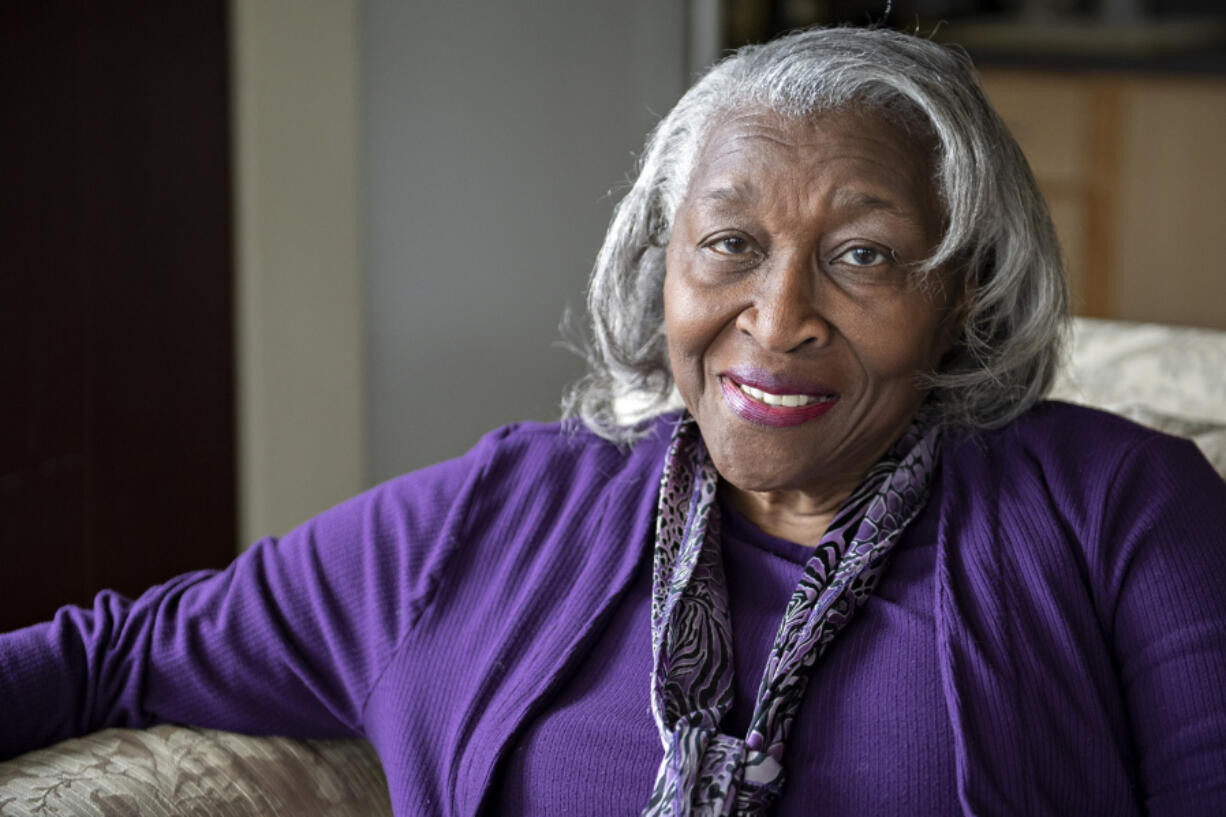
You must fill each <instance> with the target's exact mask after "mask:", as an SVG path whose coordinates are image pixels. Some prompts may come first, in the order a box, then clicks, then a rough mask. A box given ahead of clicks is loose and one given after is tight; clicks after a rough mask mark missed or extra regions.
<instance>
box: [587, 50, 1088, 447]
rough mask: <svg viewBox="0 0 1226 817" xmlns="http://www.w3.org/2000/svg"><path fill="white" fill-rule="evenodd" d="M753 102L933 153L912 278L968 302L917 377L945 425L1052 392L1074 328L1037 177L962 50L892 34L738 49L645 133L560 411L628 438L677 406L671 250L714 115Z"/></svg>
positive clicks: (981, 424) (983, 419) (995, 415)
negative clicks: (874, 120) (885, 131)
mask: <svg viewBox="0 0 1226 817" xmlns="http://www.w3.org/2000/svg"><path fill="white" fill-rule="evenodd" d="M749 106H752V107H760V108H764V109H767V110H770V111H774V112H776V113H780V114H783V115H786V116H792V117H809V116H812V115H814V114H816V113H819V112H822V111H830V110H835V109H839V108H847V107H854V108H857V109H865V110H871V111H874V112H877V113H879V114H881V115H884V116H885V117H886V118H887V119H889V120H890V121H892V122H895V123H896V124H898V125H900V126H902V127H904V128H905V129H907V130H908V131H909V132H912V133H916V132H919V133H922V134H923V135H924V136H925V137H926V139H927V140H929V141H931V142H932V143H933V144H935V146H936V173H935V179H934V183H935V184H936V187H937V191H938V193H939V195H940V198H941V201H942V204H943V205H944V208H945V217H946V223H947V225H948V227H947V229H946V232H945V235H944V237H943V238H942V239H941V241H940V243H939V245H938V246H937V247H936V249H935V250H934V252H933V254H932V256H931V257H930V258H928V259H927V260H926V261H925V262H924V263H923V264H922V265H921V268H920V269H919V270H917V273H916V274H917V276H918V277H919V278H920V280H921V281H926V280H927V279H929V278H930V277H931V276H930V273H932V272H933V271H934V270H937V269H938V268H941V269H945V270H947V271H948V272H947V275H948V278H947V280H945V281H939V282H937V285H939V286H953V287H955V288H957V289H960V290H961V291H962V292H963V293H964V300H963V303H962V316H963V330H962V334H961V336H960V338H959V340H958V341H957V343H956V345H955V347H954V348H953V350H952V351H951V352H950V353H949V354H947V355H946V356H945V358H944V359H943V360H942V361H941V364H940V367H939V369H938V370H937V371H936V372H933V373H930V374H928V375H927V376H925V377H924V378H923V383H922V385H923V386H924V387H926V388H928V389H930V398H929V399H930V402H931V403H932V404H933V405H934V406H935V407H936V410H937V412H938V416H939V417H940V418H941V421H942V422H943V423H944V424H946V425H947V426H950V427H956V428H961V429H976V428H992V427H996V426H1000V425H1003V424H1005V423H1007V422H1008V421H1009V420H1011V419H1013V418H1014V417H1016V416H1017V415H1018V414H1020V413H1022V412H1023V411H1025V410H1026V409H1027V408H1029V407H1030V406H1031V405H1033V404H1034V403H1035V402H1036V401H1037V400H1039V399H1041V398H1042V397H1043V395H1044V394H1045V393H1046V392H1047V389H1048V387H1049V386H1050V384H1051V381H1052V378H1053V376H1054V374H1055V370H1056V367H1057V363H1058V361H1059V356H1060V352H1061V348H1062V342H1063V338H1064V334H1065V331H1066V326H1067V300H1068V296H1067V292H1066V286H1065V279H1064V270H1063V266H1062V264H1061V260H1060V250H1059V245H1058V243H1057V240H1056V234H1055V229H1054V228H1053V226H1052V223H1051V218H1050V216H1049V215H1048V211H1047V205H1046V203H1045V202H1044V201H1043V197H1042V195H1041V194H1040V193H1039V190H1038V187H1037V186H1036V184H1035V181H1034V177H1033V176H1032V175H1031V173H1030V168H1029V167H1028V165H1027V164H1026V160H1025V158H1024V157H1023V156H1022V153H1021V150H1020V149H1019V148H1018V146H1017V143H1016V142H1015V141H1014V140H1013V137H1012V136H1011V135H1010V134H1009V132H1008V130H1007V128H1006V127H1005V125H1004V123H1003V122H1002V121H1001V120H1000V118H999V117H998V116H997V115H996V113H995V111H993V110H992V107H991V105H990V104H989V103H988V101H987V99H986V98H985V96H984V94H983V91H982V90H981V89H980V87H979V84H978V81H977V80H976V78H975V73H974V68H973V66H972V65H971V62H970V59H969V58H968V57H967V56H966V55H965V54H964V53H963V52H961V51H960V50H955V49H952V48H947V47H944V46H941V45H938V44H936V43H934V42H931V41H930V40H926V39H922V38H920V37H914V36H909V35H906V34H901V33H898V32H894V31H889V30H885V29H857V28H830V29H812V30H808V31H802V32H798V33H795V34H790V35H788V36H785V37H781V38H780V39H777V40H774V41H772V42H769V43H766V44H765V45H752V46H746V47H744V48H741V49H740V50H739V51H737V52H736V53H735V54H733V55H732V56H730V57H728V58H727V59H725V60H724V61H722V62H720V63H718V64H717V65H715V66H714V67H713V68H712V69H711V70H710V71H709V72H707V74H706V75H705V76H703V77H702V79H700V80H699V81H698V82H697V83H696V84H695V85H694V86H693V87H692V88H690V90H689V91H688V92H687V93H686V94H685V96H683V97H682V98H681V101H680V102H678V103H677V105H676V107H674V108H673V109H672V111H670V112H669V114H668V116H666V117H665V118H664V120H663V121H661V122H660V124H659V125H658V126H657V127H656V128H655V129H654V130H653V131H652V133H651V135H650V136H649V137H648V139H647V145H646V149H645V151H644V154H643V156H642V158H641V161H640V166H639V173H638V177H637V179H636V180H635V181H634V184H633V186H632V187H631V188H630V190H629V192H628V193H626V195H625V197H624V198H623V199H622V200H621V202H620V203H619V204H618V205H617V208H616V210H615V211H614V215H613V219H612V222H611V223H610V225H609V230H608V232H607V233H606V235H605V240H604V244H603V246H602V247H601V248H600V253H599V255H598V256H597V258H596V265H595V267H594V269H593V271H592V276H591V280H590V282H589V289H588V309H589V314H590V316H591V321H592V324H591V330H592V337H591V340H590V342H587V343H586V344H585V356H586V357H587V359H588V365H589V370H588V374H587V375H586V376H585V377H584V378H582V379H581V380H580V381H578V382H577V383H576V384H574V385H573V386H572V387H571V388H570V389H569V390H568V392H567V394H566V397H565V398H564V400H563V410H564V413H565V415H566V416H567V417H578V418H579V419H581V420H582V421H583V423H584V424H585V425H586V426H587V427H588V428H590V429H591V430H592V431H594V432H595V433H597V434H599V435H600V436H602V437H605V438H607V439H610V440H614V441H617V442H622V443H627V442H630V441H632V440H633V439H635V437H636V436H637V435H638V433H640V432H637V431H636V430H635V428H634V427H633V426H632V425H631V424H629V423H628V422H627V411H626V406H627V404H630V405H633V406H634V415H635V416H636V417H638V418H642V417H647V416H651V415H652V414H656V413H659V412H660V411H662V410H665V409H667V408H669V407H671V406H672V405H675V399H676V398H675V395H674V394H673V392H674V388H673V379H672V374H671V372H670V371H669V364H668V347H667V341H666V338H665V334H664V301H663V284H664V253H665V246H666V245H667V243H668V237H669V234H670V233H671V230H672V226H673V218H674V216H675V214H676V212H677V209H678V207H679V206H680V204H681V201H682V199H683V198H684V196H685V194H686V189H687V187H688V185H689V179H690V174H691V173H692V171H693V169H694V163H695V161H696V159H697V156H698V154H699V152H700V150H701V148H702V146H703V144H704V142H705V140H706V138H707V136H708V135H709V134H710V132H711V130H712V129H713V128H714V126H715V125H716V124H717V123H718V122H719V121H720V119H721V116H722V115H724V114H725V113H727V112H729V111H732V110H734V109H744V108H745V107H749Z"/></svg>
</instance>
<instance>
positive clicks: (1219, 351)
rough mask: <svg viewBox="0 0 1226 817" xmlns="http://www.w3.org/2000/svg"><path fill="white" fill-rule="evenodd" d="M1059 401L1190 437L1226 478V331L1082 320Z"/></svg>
mask: <svg viewBox="0 0 1226 817" xmlns="http://www.w3.org/2000/svg"><path fill="white" fill-rule="evenodd" d="M1052 397H1054V398H1056V399H1060V400H1067V401H1069V402H1070V403H1084V404H1086V405H1091V406H1097V407H1099V408H1105V409H1107V410H1108V411H1113V412H1115V413H1116V414H1122V415H1123V416H1125V417H1128V418H1129V419H1131V420H1135V421H1136V422H1138V423H1141V424H1142V425H1147V426H1150V427H1152V428H1156V429H1158V430H1159V431H1165V432H1166V433H1168V434H1174V435H1176V436H1179V437H1187V438H1189V439H1191V440H1192V441H1193V442H1195V443H1196V444H1197V445H1198V446H1200V449H1201V451H1202V452H1204V454H1205V456H1206V457H1207V458H1208V459H1209V461H1210V462H1211V463H1213V466H1214V468H1216V469H1217V472H1218V473H1219V474H1222V475H1223V477H1226V332H1221V331H1217V330H1213V329H1193V328H1189V327H1180V326H1164V325H1161V324H1153V323H1150V324H1145V323H1125V322H1123V321H1103V320H1091V319H1088V318H1078V319H1076V320H1074V321H1073V337H1072V342H1071V344H1070V350H1069V357H1068V360H1067V361H1066V364H1065V366H1064V368H1063V370H1062V371H1061V373H1060V376H1059V378H1058V379H1057V382H1056V385H1055V388H1054V389H1053V391H1052Z"/></svg>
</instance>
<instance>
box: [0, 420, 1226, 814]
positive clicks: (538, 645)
mask: <svg viewBox="0 0 1226 817" xmlns="http://www.w3.org/2000/svg"><path fill="white" fill-rule="evenodd" d="M669 423H670V418H662V419H661V420H659V421H658V422H657V423H656V424H655V425H654V426H653V429H652V431H651V433H649V434H648V436H647V437H646V438H645V439H644V440H643V441H642V442H641V443H640V444H638V445H636V446H635V447H633V448H632V449H630V450H620V449H618V448H616V447H614V446H612V445H609V444H608V443H606V442H604V441H601V440H599V439H597V438H595V437H593V436H591V435H589V434H587V433H586V432H583V431H567V430H565V429H562V428H561V427H559V426H557V425H556V424H555V425H536V424H524V425H520V426H512V427H508V428H504V429H501V430H499V431H497V432H494V433H492V434H490V435H488V436H487V437H486V438H484V439H483V440H482V441H481V442H480V443H479V444H478V445H477V446H476V447H475V448H474V449H473V450H472V451H471V452H469V453H468V454H466V455H465V456H463V457H461V458H459V459H457V460H454V461H452V462H449V463H444V464H441V465H438V466H434V467H432V468H427V469H425V470H423V471H419V472H416V473H413V474H409V475H406V476H404V477H401V478H398V479H396V480H392V481H391V482H388V483H386V484H384V485H382V486H379V487H377V488H375V489H373V490H372V491H369V492H367V493H365V494H363V495H361V496H359V497H357V498H355V499H354V500H351V501H350V502H347V503H345V504H343V505H341V506H339V507H337V508H335V509H333V510H331V511H328V512H325V513H323V514H321V515H320V516H318V517H316V518H315V519H313V520H311V521H309V522H307V523H305V524H304V525H302V526H300V527H299V528H297V529H295V530H294V531H292V532H291V533H290V534H288V535H287V536H285V537H284V538H282V539H281V540H280V541H274V540H264V541H262V542H260V543H257V544H256V545H255V546H253V547H252V548H251V550H249V551H248V552H247V553H246V554H244V555H243V556H242V557H240V558H239V559H238V560H237V561H236V562H235V564H234V565H232V566H231V567H230V568H228V569H227V570H225V571H222V572H220V573H211V572H202V573H195V574H190V575H187V576H182V577H179V578H177V579H175V580H172V581H171V582H168V583H166V584H164V585H161V586H159V587H156V588H153V589H152V590H150V591H148V592H147V593H145V594H144V595H142V596H141V597H140V598H138V599H136V600H134V601H129V600H126V599H122V598H120V597H118V596H115V595H114V594H108V593H104V594H101V595H100V596H99V597H98V599H97V600H96V602H95V604H94V607H93V609H91V610H83V609H76V608H65V609H63V610H61V611H60V613H59V614H58V615H57V616H56V618H55V620H54V621H52V622H48V623H46V624H43V625H38V626H35V627H31V628H27V629H25V630H19V631H17V632H14V633H10V634H6V635H3V636H0V702H3V713H2V716H0V758H4V757H9V756H11V755H13V754H16V753H18V752H21V751H24V750H26V749H30V748H33V747H36V746H41V745H46V744H48V743H51V742H54V741H56V740H60V739H62V738H64V737H68V736H70V735H75V734H81V733H83V732H87V731H91V730H95V729H100V728H103V727H106V726H116V725H122V726H143V725H148V724H151V723H155V722H159V721H176V722H183V723H190V724H195V725H200V726H210V727H215V728H223V729H233V730H240V731H250V732H270V733H278V734H286V735H295V736H319V737H328V736H352V735H360V736H364V737H366V738H368V739H369V740H370V741H371V742H372V743H373V744H374V746H375V748H376V750H377V751H378V753H379V755H380V758H381V759H382V761H383V764H384V768H385V771H386V772H387V777H388V785H389V788H390V791H391V795H392V802H393V806H394V808H395V809H396V813H397V814H398V815H451V814H470V815H471V814H477V813H478V812H484V813H486V814H552V813H564V814H584V815H612V814H622V815H633V814H637V813H638V811H639V809H640V808H641V807H642V805H643V804H644V803H645V802H646V798H647V796H648V793H649V791H648V790H649V788H650V785H651V782H652V779H653V776H654V772H655V769H656V766H657V764H658V763H659V759H660V756H661V753H662V749H661V747H660V745H659V739H658V737H657V735H656V733H655V728H654V725H653V723H652V720H651V714H650V711H649V704H648V700H649V699H648V695H649V691H648V685H649V674H650V667H651V657H650V633H649V631H648V626H647V617H648V610H647V603H648V597H649V589H648V584H649V579H648V575H647V572H648V568H647V562H648V559H649V554H650V549H651V544H652V523H653V519H654V513H655V504H656V491H657V487H658V479H659V473H660V468H661V466H662V464H663V456H664V448H665V445H666V442H667V438H668V432H669V430H670V429H669ZM725 519H726V522H725V524H726V526H727V531H726V533H727V535H726V542H725V553H724V558H725V561H726V563H727V567H728V574H729V576H730V577H731V578H730V588H729V589H730V593H731V597H730V602H731V607H732V613H733V627H734V632H733V637H734V649H735V655H736V665H735V674H736V689H737V702H736V706H735V707H734V709H733V711H732V712H731V713H730V715H729V716H728V718H727V721H728V723H727V724H726V728H727V729H728V730H729V731H736V730H739V729H743V728H744V721H745V719H746V718H747V716H748V707H749V705H750V702H751V701H752V699H753V696H754V692H755V688H756V685H757V681H758V678H759V675H760V671H761V666H762V663H763V653H764V651H765V650H766V649H767V647H768V645H769V643H770V641H771V638H772V637H773V634H774V626H775V624H776V623H777V620H778V616H779V611H780V609H781V607H780V606H781V605H782V604H783V603H784V601H785V600H786V598H787V595H788V593H789V592H790V590H791V587H792V585H793V584H794V583H795V578H796V574H797V571H798V570H799V565H800V563H801V561H802V560H803V556H804V553H803V551H802V550H801V549H799V548H798V547H797V546H795V545H792V544H790V543H787V542H781V541H779V540H775V539H772V538H770V537H767V536H764V535H763V534H761V533H760V532H758V531H756V530H755V529H753V528H752V526H750V525H749V524H748V523H746V522H745V521H744V520H743V519H739V518H738V517H736V516H735V514H732V513H726V514H725ZM168 546H171V545H169V544H168ZM785 766H786V769H787V774H788V782H787V785H786V787H785V790H784V795H783V799H782V800H781V801H780V802H779V804H778V807H777V809H776V812H775V813H776V814H780V815H790V814H820V813H830V814H839V815H857V814H865V815H868V814H873V815H881V814H886V815H888V814H925V815H928V814H963V815H972V814H975V815H987V814H1017V815H1045V814H1050V815H1067V814H1078V813H1084V814H1120V815H1132V814H1152V815H1210V814H1214V815H1220V814H1226V484H1224V483H1223V482H1222V480H1221V479H1220V478H1219V477H1218V476H1217V475H1216V474H1215V473H1214V472H1213V471H1212V469H1211V468H1210V466H1209V465H1208V463H1206V462H1205V460H1204V458H1203V457H1201V456H1200V454H1199V453H1198V452H1197V451H1196V449H1195V447H1194V446H1192V445H1191V444H1190V443H1188V442H1186V441H1181V440H1176V439H1174V438H1171V437H1167V436H1164V435H1161V434H1157V433H1155V432H1152V431H1148V430H1146V429H1142V428H1141V427H1139V426H1136V425H1134V424H1131V423H1128V422H1126V421H1123V420H1120V419H1118V418H1114V417H1111V416H1109V415H1105V414H1102V413H1099V412H1094V411H1090V410H1086V409H1080V408H1074V407H1071V406H1067V405H1062V404H1055V403H1047V404H1041V405H1040V406H1039V407H1037V408H1035V409H1034V410H1032V411H1030V412H1028V413H1027V414H1026V415H1025V416H1024V417H1023V418H1021V419H1020V420H1018V421H1017V422H1015V423H1013V424H1012V425H1010V426H1008V427H1006V428H1004V429H1001V430H999V431H995V432H990V433H986V434H983V435H980V436H979V437H977V438H974V439H966V440H961V441H949V442H948V443H947V445H946V447H945V449H944V452H943V454H942V460H941V463H940V466H939V470H938V473H937V475H936V477H935V479H934V483H933V490H932V495H931V497H930V499H929V501H928V504H927V506H926V507H925V509H924V511H923V512H922V513H921V515H920V517H919V518H918V519H917V520H916V521H915V522H914V523H913V524H912V525H911V527H910V528H908V530H907V531H906V532H905V533H904V535H903V538H902V539H901V540H900V542H899V545H898V546H897V548H896V550H895V553H894V555H893V561H892V563H891V567H890V569H889V571H888V572H887V574H886V576H885V577H884V578H883V580H882V582H881V584H880V585H879V587H878V589H877V592H876V594H875V596H874V597H873V598H872V599H871V600H870V601H869V602H868V603H867V604H866V605H865V606H864V607H863V608H862V609H861V610H860V611H859V612H858V613H857V614H856V618H855V619H854V620H853V621H852V622H851V624H849V625H848V627H847V628H846V629H845V630H844V631H843V632H842V633H840V634H839V636H838V637H837V639H836V641H835V643H834V644H833V645H832V646H831V648H830V650H829V651H828V652H827V654H826V655H825V656H824V657H823V659H822V661H821V662H820V663H819V665H818V666H817V667H816V669H815V675H814V678H813V681H812V683H811V684H810V685H809V688H808V692H807V695H806V699H805V702H804V705H803V706H802V708H801V710H800V714H799V718H798V721H797V725H796V728H795V730H794V732H793V735H792V738H791V740H790V742H789V744H788V747H787V756H786V757H785Z"/></svg>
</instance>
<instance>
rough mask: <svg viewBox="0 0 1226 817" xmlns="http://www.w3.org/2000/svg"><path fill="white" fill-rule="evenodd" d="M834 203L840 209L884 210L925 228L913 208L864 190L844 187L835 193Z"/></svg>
mask: <svg viewBox="0 0 1226 817" xmlns="http://www.w3.org/2000/svg"><path fill="white" fill-rule="evenodd" d="M832 203H833V205H834V206H835V207H836V208H839V209H843V208H846V209H848V210H869V211H872V210H883V211H885V212H887V213H889V214H890V215H894V216H898V217H899V218H901V219H904V220H906V221H909V222H911V223H912V224H915V225H917V226H919V227H921V228H922V227H924V226H925V225H924V222H923V220H922V219H921V217H920V214H919V213H916V212H914V211H913V210H912V209H911V208H908V207H901V206H899V205H898V204H896V203H895V202H894V201H892V200H891V199H888V198H884V197H882V196H878V195H874V194H873V193H866V192H865V191H863V190H857V189H854V188H846V187H844V188H842V189H840V190H838V191H836V192H835V194H834V197H833V200H832Z"/></svg>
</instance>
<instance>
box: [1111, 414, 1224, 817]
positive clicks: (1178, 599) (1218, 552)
mask: <svg viewBox="0 0 1226 817" xmlns="http://www.w3.org/2000/svg"><path fill="white" fill-rule="evenodd" d="M1102 541H1104V542H1106V543H1114V547H1112V550H1113V551H1114V554H1115V555H1114V558H1112V559H1111V560H1110V565H1111V569H1112V573H1111V575H1109V576H1107V577H1106V578H1107V581H1108V583H1109V586H1110V587H1109V589H1110V592H1109V593H1108V595H1107V598H1111V599H1113V600H1114V618H1113V621H1112V624H1113V626H1112V634H1113V640H1114V648H1115V652H1116V656H1117V660H1118V668H1119V678H1120V681H1121V684H1122V687H1123V691H1124V696H1125V700H1126V703H1127V706H1128V711H1129V717H1130V722H1131V726H1132V736H1133V742H1134V746H1135V748H1136V750H1137V757H1138V766H1139V768H1138V771H1139V775H1140V781H1141V784H1142V791H1141V792H1140V794H1142V795H1143V796H1144V797H1145V803H1146V806H1147V808H1148V813H1149V814H1151V815H1183V816H1184V817H1187V815H1201V814H1204V815H1209V814H1226V483H1223V482H1222V479H1221V478H1220V477H1219V476H1218V475H1217V474H1216V473H1214V471H1213V470H1212V468H1211V467H1210V466H1209V464H1208V463H1207V462H1206V461H1205V459H1204V457H1203V456H1202V455H1201V454H1200V452H1199V451H1197V450H1196V448H1195V447H1194V446H1193V445H1192V444H1191V443H1187V442H1184V441H1175V440H1172V439H1171V438H1169V437H1159V438H1151V439H1150V440H1148V441H1146V442H1144V443H1142V444H1141V445H1139V446H1138V447H1137V448H1136V449H1135V450H1134V451H1133V452H1132V454H1131V455H1130V457H1129V458H1128V459H1127V461H1125V463H1124V464H1123V465H1122V466H1121V468H1120V470H1119V472H1118V473H1117V475H1116V479H1115V481H1114V483H1113V485H1112V490H1111V494H1110V500H1109V501H1108V505H1107V507H1106V509H1105V510H1104V516H1103V523H1102ZM1109 547H1110V545H1109Z"/></svg>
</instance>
